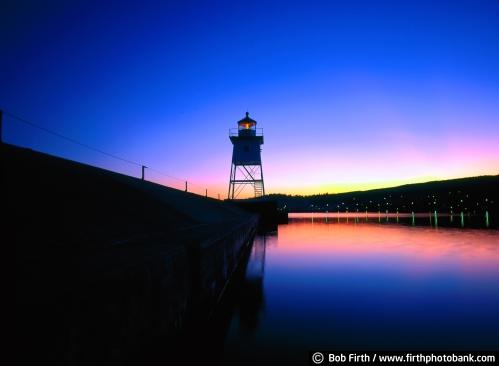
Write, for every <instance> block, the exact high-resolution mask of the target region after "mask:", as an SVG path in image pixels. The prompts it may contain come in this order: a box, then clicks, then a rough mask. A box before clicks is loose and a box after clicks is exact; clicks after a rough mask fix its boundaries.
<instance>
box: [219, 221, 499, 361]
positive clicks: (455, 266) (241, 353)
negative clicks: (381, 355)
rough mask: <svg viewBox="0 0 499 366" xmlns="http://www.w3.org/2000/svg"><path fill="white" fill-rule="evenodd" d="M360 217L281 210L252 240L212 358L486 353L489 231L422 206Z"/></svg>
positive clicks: (494, 291) (494, 324) (495, 319)
mask: <svg viewBox="0 0 499 366" xmlns="http://www.w3.org/2000/svg"><path fill="white" fill-rule="evenodd" d="M362 215H363V217H364V220H359V219H358V218H357V219H356V217H355V214H349V215H345V216H341V217H340V216H339V215H337V214H334V215H331V214H330V215H322V216H321V214H300V215H291V217H290V220H289V224H288V225H281V226H279V235H278V236H274V237H260V238H259V239H258V241H255V247H254V248H253V253H252V256H251V259H250V263H249V264H248V271H247V277H246V281H245V284H244V285H243V287H242V288H243V289H244V293H245V295H244V296H242V297H241V298H240V301H241V305H240V309H239V311H237V312H235V313H234V316H233V317H232V320H231V322H230V327H229V331H228V334H227V337H226V341H225V348H224V354H223V356H222V361H223V362H222V363H223V364H226V365H229V364H248V365H249V364H276V362H278V363H280V364H284V363H287V364H307V362H308V360H307V359H306V357H307V356H308V351H309V350H312V349H320V348H323V349H330V350H359V349H363V350H410V351H415V350H450V351H458V350H461V351H463V350H484V349H490V350H494V349H497V345H498V344H499V330H498V329H499V313H498V312H497V309H498V308H499V286H498V285H497V284H498V283H499V231H497V230H490V229H489V230H475V229H459V228H446V227H445V225H446V224H447V223H450V222H451V219H450V217H448V216H444V215H439V214H437V219H436V220H435V218H436V217H435V213H434V212H433V213H426V214H423V215H418V214H408V215H404V214H399V215H398V219H399V222H400V224H396V220H397V215H395V216H392V215H386V214H385V215H382V214H378V213H375V214H367V215H366V214H362ZM382 216H384V217H383V219H384V220H381V218H382ZM460 216H461V220H460V221H461V222H463V220H464V219H467V218H466V217H464V215H460ZM430 218H431V219H432V222H433V226H431V227H430V226H418V225H421V222H423V221H426V222H428V221H429V219H430ZM387 219H388V220H389V221H388V224H387V223H386V220H387ZM366 220H367V222H366ZM437 220H438V230H436V227H435V221H437ZM481 220H483V218H482V219H481ZM404 224H405V225H404ZM413 225H415V226H413ZM457 225H458V227H459V226H460V225H461V224H460V223H459V222H458V223H457ZM482 225H483V221H482ZM250 268H253V269H254V270H253V269H251V270H250ZM264 274H265V276H264ZM246 306H247V307H248V308H249V309H251V310H250V311H249V313H248V314H250V315H251V316H249V319H250V321H248V318H247V317H246V316H245V315H244V311H243V309H244V308H245V307H246Z"/></svg>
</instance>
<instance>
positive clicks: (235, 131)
mask: <svg viewBox="0 0 499 366" xmlns="http://www.w3.org/2000/svg"><path fill="white" fill-rule="evenodd" d="M239 131H240V130H239V129H238V128H230V129H229V137H233V136H239ZM254 131H255V134H254V135H252V136H263V128H255V129H254Z"/></svg>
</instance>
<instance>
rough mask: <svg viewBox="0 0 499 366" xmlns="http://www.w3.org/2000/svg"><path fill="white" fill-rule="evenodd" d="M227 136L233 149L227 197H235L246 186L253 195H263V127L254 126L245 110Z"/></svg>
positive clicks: (252, 120) (253, 121)
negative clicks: (241, 117)
mask: <svg viewBox="0 0 499 366" xmlns="http://www.w3.org/2000/svg"><path fill="white" fill-rule="evenodd" d="M229 138H230V141H231V142H232V145H233V149H232V163H231V166H230V180H229V194H228V198H229V199H235V198H237V197H238V196H239V194H241V193H242V192H243V191H245V188H248V187H249V189H251V192H250V194H251V193H253V194H254V197H261V196H263V195H265V186H264V184H263V170H262V156H261V151H262V148H261V146H262V145H263V128H256V121H255V120H254V119H252V118H250V116H249V113H248V112H246V116H245V117H244V118H243V119H242V120H240V121H238V122H237V129H230V131H229ZM246 191H248V190H246ZM246 193H248V192H246Z"/></svg>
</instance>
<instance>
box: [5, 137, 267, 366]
mask: <svg viewBox="0 0 499 366" xmlns="http://www.w3.org/2000/svg"><path fill="white" fill-rule="evenodd" d="M2 175H3V180H4V185H3V188H2V189H3V193H4V194H3V201H4V205H3V208H4V212H6V213H7V221H6V224H7V225H6V226H5V227H6V230H5V231H4V233H3V236H4V238H6V239H7V240H8V242H10V243H12V242H13V244H14V248H15V259H16V267H15V268H16V270H15V280H16V327H17V337H18V339H17V342H18V344H24V345H25V347H26V349H29V350H30V352H26V353H25V354H23V355H22V356H21V358H26V360H25V361H30V360H37V362H40V361H42V360H43V361H49V362H51V363H52V364H78V365H80V364H96V363H97V364H101V363H102V364H127V363H131V362H133V360H135V361H137V359H142V357H143V353H144V349H147V348H149V347H150V346H151V345H152V344H157V343H158V342H161V343H162V344H163V347H167V348H169V349H171V353H172V354H173V353H174V352H175V350H176V349H181V348H182V342H185V340H186V339H188V338H189V337H190V334H191V333H192V331H193V330H194V329H199V327H200V326H202V325H203V324H208V323H207V321H208V319H209V317H210V315H211V314H213V313H214V311H215V309H216V307H217V304H218V303H219V302H220V300H221V298H222V295H223V293H224V291H225V290H226V287H227V285H228V283H229V282H230V281H229V280H230V278H231V276H232V274H233V273H234V272H235V271H237V269H238V266H240V265H241V261H242V260H243V259H244V257H245V253H247V249H248V248H249V247H250V245H251V243H252V239H253V236H254V234H255V231H256V226H257V222H258V217H257V216H256V215H255V214H252V213H249V212H247V211H245V210H243V209H241V208H239V207H237V206H234V205H232V204H231V203H230V202H222V201H219V200H215V199H211V198H205V197H201V196H198V195H195V194H191V193H187V192H182V191H179V190H175V189H171V188H168V187H164V186H161V185H158V184H155V183H150V182H147V181H142V180H140V179H136V178H132V177H128V176H124V175H121V174H117V173H113V172H109V171H106V170H103V169H99V168H95V167H91V166H87V165H84V164H79V163H76V162H73V161H68V160H65V159H61V158H57V157H53V156H50V155H46V154H42V153H38V152H35V151H32V150H29V149H24V148H19V147H15V146H12V145H8V144H2ZM6 242H7V241H6ZM243 265H244V264H243ZM21 361H22V360H21Z"/></svg>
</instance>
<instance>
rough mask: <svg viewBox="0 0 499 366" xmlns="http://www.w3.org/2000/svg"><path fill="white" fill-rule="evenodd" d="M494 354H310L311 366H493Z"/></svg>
mask: <svg viewBox="0 0 499 366" xmlns="http://www.w3.org/2000/svg"><path fill="white" fill-rule="evenodd" d="M496 356H497V354H496V352H492V354H478V353H439V354H434V353H405V354H400V353H397V354H389V353H374V352H373V353H347V352H344V353H339V352H335V353H328V352H313V353H312V352H311V364H315V365H333V364H348V363H350V364H355V363H414V364H427V365H428V364H436V363H449V364H452V363H462V364H469V363H481V364H495V363H496V359H497V358H496Z"/></svg>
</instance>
